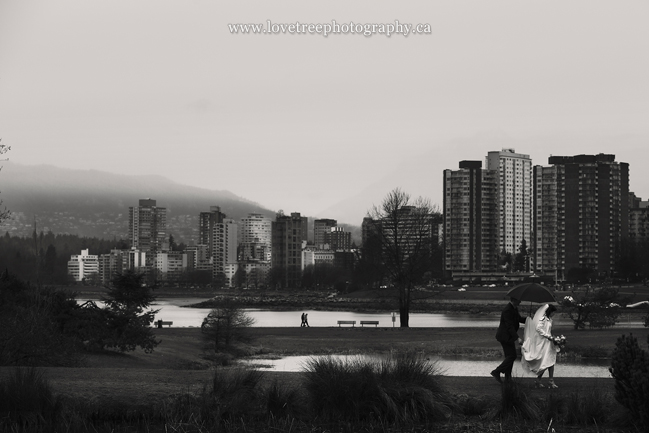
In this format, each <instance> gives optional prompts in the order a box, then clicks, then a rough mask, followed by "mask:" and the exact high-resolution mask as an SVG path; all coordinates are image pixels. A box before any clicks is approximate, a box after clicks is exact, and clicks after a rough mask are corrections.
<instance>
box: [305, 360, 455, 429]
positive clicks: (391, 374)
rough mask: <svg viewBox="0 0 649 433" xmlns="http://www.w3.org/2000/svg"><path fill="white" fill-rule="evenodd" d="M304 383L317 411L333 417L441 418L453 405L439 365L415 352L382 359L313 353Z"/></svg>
mask: <svg viewBox="0 0 649 433" xmlns="http://www.w3.org/2000/svg"><path fill="white" fill-rule="evenodd" d="M304 388H305V390H306V391H307V393H308V394H309V400H310V402H311V405H312V409H313V412H314V414H315V415H317V416H319V417H322V418H323V419H325V420H328V421H338V422H341V421H342V422H351V423H358V422H367V421H370V422H371V421H385V422H390V423H413V422H427V421H438V420H442V419H446V418H447V417H448V415H449V414H450V412H451V408H452V407H453V402H452V399H451V398H450V395H449V394H448V393H447V392H446V391H445V390H444V389H443V388H442V386H441V385H440V381H439V370H438V367H437V365H436V364H435V363H431V362H429V361H427V360H425V359H423V358H421V357H420V356H418V355H416V354H413V353H406V354H397V355H392V356H390V357H389V358H386V359H384V360H381V361H372V360H368V359H365V358H360V357H356V358H349V359H346V360H344V359H340V358H333V357H318V358H311V359H310V360H309V361H308V362H307V364H306V367H305V379H304Z"/></svg>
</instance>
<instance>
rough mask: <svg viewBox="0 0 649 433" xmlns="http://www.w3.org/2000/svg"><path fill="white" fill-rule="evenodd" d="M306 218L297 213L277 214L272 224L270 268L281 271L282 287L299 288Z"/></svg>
mask: <svg viewBox="0 0 649 433" xmlns="http://www.w3.org/2000/svg"><path fill="white" fill-rule="evenodd" d="M305 220H306V217H302V216H301V215H300V214H299V213H298V212H294V213H292V214H291V215H290V216H288V215H284V214H281V213H279V214H277V216H276V218H275V221H273V222H272V225H271V231H272V249H273V255H272V261H271V263H272V267H273V268H277V269H281V270H282V280H283V281H282V283H281V284H282V286H283V287H300V284H301V276H302V241H303V240H306V233H305V232H304V230H305V229H306V230H308V225H307V226H306V227H305Z"/></svg>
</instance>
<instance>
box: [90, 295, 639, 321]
mask: <svg viewBox="0 0 649 433" xmlns="http://www.w3.org/2000/svg"><path fill="white" fill-rule="evenodd" d="M202 301H205V298H169V299H158V300H157V301H156V303H155V305H154V309H159V310H160V311H159V312H158V314H156V316H155V320H163V321H165V322H173V327H175V328H178V327H179V328H191V327H200V326H201V323H202V322H203V319H204V318H205V317H206V316H207V315H208V314H209V312H210V309H209V308H190V307H187V306H188V305H192V304H196V303H199V302H202ZM78 302H79V303H83V302H85V300H82V299H79V300H78ZM98 304H101V303H100V302H98ZM246 312H247V313H248V315H249V316H250V317H252V318H253V319H254V320H255V323H254V324H253V326H254V327H281V328H283V327H292V326H300V315H301V314H302V313H303V312H304V313H307V314H308V321H309V325H310V326H313V327H329V326H338V324H337V322H338V321H339V320H355V321H356V325H355V326H360V322H361V320H373V321H378V322H379V325H378V326H379V327H393V326H394V327H399V317H398V315H397V316H396V317H395V321H394V322H393V321H392V315H391V313H387V312H382V313H357V312H353V311H317V310H301V311H270V310H260V309H246ZM498 321H499V315H497V314H493V315H481V314H455V313H454V314H445V313H411V314H410V323H409V324H410V326H411V327H425V328H496V327H497V326H498ZM555 323H556V324H557V325H564V324H568V322H566V319H564V318H560V317H557V318H556V319H555ZM620 324H621V325H622V324H623V325H624V326H627V327H639V328H643V324H642V322H639V321H637V322H634V321H628V320H624V317H622V320H620ZM342 326H350V325H342ZM370 326H374V325H370Z"/></svg>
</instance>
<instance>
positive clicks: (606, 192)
mask: <svg viewBox="0 0 649 433" xmlns="http://www.w3.org/2000/svg"><path fill="white" fill-rule="evenodd" d="M548 162H549V164H551V167H537V168H535V170H534V175H535V182H534V184H535V207H536V214H535V222H534V226H535V232H536V236H535V242H536V245H535V250H534V254H535V256H536V263H535V268H536V269H538V270H539V271H542V272H544V273H551V272H554V273H555V274H556V276H557V278H558V279H559V280H563V279H565V277H566V275H567V273H568V272H570V271H571V270H573V269H588V270H590V271H593V272H596V273H598V274H599V275H601V276H605V275H610V274H611V272H612V271H613V270H614V267H615V257H616V252H617V248H618V247H619V245H620V241H621V239H622V238H624V237H626V236H628V233H629V165H628V164H627V163H624V162H616V161H615V155H606V154H598V155H576V156H552V157H550V158H549V160H548ZM553 268H554V269H553Z"/></svg>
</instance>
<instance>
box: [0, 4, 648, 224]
mask: <svg viewBox="0 0 649 433" xmlns="http://www.w3.org/2000/svg"><path fill="white" fill-rule="evenodd" d="M267 20H270V21H271V22H273V23H295V22H300V23H313V24H318V23H323V24H330V23H331V22H332V20H335V21H336V22H338V23H349V22H354V23H363V24H365V23H377V24H380V23H386V24H394V22H395V20H398V21H399V22H401V23H408V24H415V25H416V24H429V25H430V29H431V33H430V34H417V35H409V36H408V37H404V36H401V35H392V36H391V37H386V36H385V35H381V34H375V35H373V36H371V37H366V36H361V35H358V34H344V35H341V34H338V35H329V36H328V37H323V36H322V35H318V34H311V35H309V34H301V35H290V34H273V35H271V34H261V35H254V34H248V35H241V34H231V33H230V31H229V28H228V24H235V23H264V24H265V23H266V22H267ZM648 23H649V2H647V1H646V0H641V1H633V0H626V1H624V2H613V1H610V0H606V1H603V0H584V1H572V0H571V1H565V0H561V1H552V0H543V1H532V0H526V1H521V0H511V1H499V0H476V1H462V0H445V1H432V0H421V1H420V0H410V1H407V2H405V1H399V0H391V1H382V0H369V1H365V0H295V1H285V0H261V1H246V0H239V1H217V0H192V1H190V0H173V1H172V0H135V1H134V0H111V1H89V0H42V1H36V0H33V1H32V0H0V138H2V143H3V144H6V145H10V146H12V151H11V153H10V155H9V156H10V158H11V160H12V161H13V162H15V163H21V164H27V165H34V164H43V163H47V164H52V165H56V166H60V167H68V168H76V169H98V170H103V171H109V172H114V173H123V174H160V175H164V176H167V177H169V178H171V179H173V180H175V181H178V182H180V183H184V184H188V185H194V186H200V187H204V188H208V189H227V190H230V191H232V192H234V193H235V194H237V195H240V196H242V197H245V198H247V199H250V200H253V201H256V202H259V203H260V204H262V205H264V206H266V207H268V208H270V209H284V210H285V211H286V212H294V211H297V212H302V213H303V214H307V215H311V216H318V217H323V218H326V217H327V215H321V214H319V213H320V212H322V211H323V210H324V209H327V208H329V207H330V206H332V205H333V204H335V203H336V202H338V201H340V200H342V199H344V198H347V197H349V196H353V195H355V194H358V193H359V192H361V191H363V190H364V189H365V188H367V187H368V186H370V185H372V184H374V183H375V182H377V181H379V180H380V178H381V177H382V176H384V175H385V174H386V173H389V172H391V171H392V170H394V169H396V168H397V167H401V168H402V169H403V167H404V165H403V164H404V161H405V162H407V161H410V160H417V161H419V162H421V159H422V158H429V159H430V162H431V164H430V167H431V170H434V172H433V173H427V176H423V175H422V182H421V184H422V185H423V186H425V188H424V187H422V189H421V191H424V193H426V195H429V196H430V198H431V199H432V200H433V201H434V202H438V201H439V200H441V188H442V185H441V181H442V174H441V171H440V170H442V169H443V168H452V169H456V168H457V164H458V161H459V160H461V159H476V160H484V157H485V156H486V154H487V152H488V151H491V150H500V148H501V147H515V148H516V151H517V152H519V153H526V154H529V155H531V156H532V158H533V160H534V161H533V162H534V163H535V164H541V165H547V158H548V156H550V155H551V154H554V155H574V154H579V153H589V154H592V153H600V152H604V153H614V154H616V155H617V160H618V161H624V162H629V163H630V164H631V185H630V189H631V190H632V191H635V192H636V193H637V194H638V195H640V196H642V197H643V198H644V199H647V198H649V170H647V168H646V165H647V164H648V163H649V158H648V157H649V24H648ZM457 143H462V145H458V144H457ZM501 144H502V146H501ZM405 167H407V164H406V165H405ZM410 175H412V173H410ZM430 179H432V180H430ZM0 181H1V179H0ZM397 182H398V181H397ZM394 186H400V185H397V184H395V185H394ZM385 192H386V193H387V192H388V191H385ZM412 192H413V193H414V194H416V195H419V194H421V192H420V191H412ZM370 204H371V203H370ZM359 218H360V219H362V215H360V216H359ZM359 221H360V220H359ZM359 221H355V222H357V223H360V222H359Z"/></svg>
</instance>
